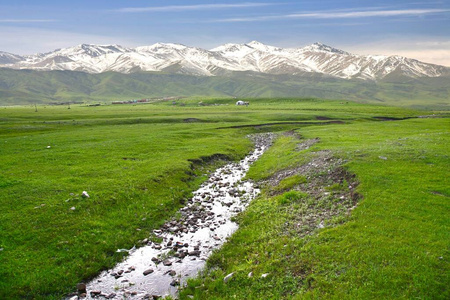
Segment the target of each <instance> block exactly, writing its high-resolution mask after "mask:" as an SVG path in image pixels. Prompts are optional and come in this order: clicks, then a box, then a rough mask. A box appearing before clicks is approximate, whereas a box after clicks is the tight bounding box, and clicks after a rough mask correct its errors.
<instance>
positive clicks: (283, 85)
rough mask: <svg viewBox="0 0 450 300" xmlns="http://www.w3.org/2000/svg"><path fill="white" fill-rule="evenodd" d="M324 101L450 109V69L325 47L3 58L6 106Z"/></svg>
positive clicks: (166, 48) (0, 86) (67, 52)
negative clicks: (260, 99)
mask: <svg viewBox="0 0 450 300" xmlns="http://www.w3.org/2000/svg"><path fill="white" fill-rule="evenodd" d="M174 96H175V97H178V96H183V97H191V96H196V97H225V98H229V97H242V98H249V97H270V98H274V97H296V98H298V97H315V98H329V99H345V100H353V101H358V102H365V103H370V102H373V103H384V104H389V105H401V106H409V107H416V108H426V109H445V110H450V68H448V67H444V66H438V65H433V64H427V63H423V62H420V61H417V60H414V59H409V58H405V57H401V56H380V55H355V54H351V53H348V52H345V51H343V50H339V49H336V48H333V47H330V46H327V45H324V44H320V43H315V44H312V45H309V46H306V47H303V48H288V49H283V48H278V47H273V46H268V45H264V44H262V43H259V42H256V41H254V42H250V43H247V44H225V45H222V46H219V47H217V48H214V49H211V50H205V49H201V48H195V47H187V46H184V45H180V44H167V43H157V44H154V45H151V46H144V47H137V48H126V47H121V46H118V45H106V46H99V45H88V44H82V45H79V46H75V47H71V48H65V49H59V50H55V51H53V52H49V53H41V54H35V55H16V54H11V53H6V52H0V105H18V104H31V103H33V104H34V103H43V104H45V103H54V102H84V103H86V102H88V103H89V102H91V103H92V102H94V103H98V102H102V103H111V102H112V101H116V100H130V99H140V98H153V97H174Z"/></svg>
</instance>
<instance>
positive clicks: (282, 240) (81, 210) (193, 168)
mask: <svg viewBox="0 0 450 300" xmlns="http://www.w3.org/2000/svg"><path fill="white" fill-rule="evenodd" d="M200 100H201V101H202V102H203V103H204V104H206V105H207V106H198V102H199V101H200ZM234 101H235V100H233V99H196V100H182V101H181V102H179V103H178V104H177V105H175V106H173V105H171V103H167V102H162V103H156V104H147V105H135V106H133V105H130V106H128V105H123V106H122V105H117V106H114V105H113V106H99V107H87V106H80V105H72V106H71V109H67V107H61V106H58V107H55V106H38V107H37V108H38V111H37V112H35V107H34V106H23V107H4V108H0V144H1V145H2V146H1V147H0V156H1V162H0V174H1V175H0V209H1V211H2V214H1V215H0V248H3V250H2V251H0V278H1V280H0V298H2V299H15V298H37V299H40V298H47V299H48V298H54V299H59V298H61V297H62V296H63V295H64V294H66V293H68V292H71V291H73V290H74V288H75V285H76V284H77V283H78V282H80V281H83V280H87V279H89V278H92V277H93V276H94V275H95V274H97V273H98V272H99V271H100V270H103V269H106V268H108V267H111V266H112V265H113V264H114V263H116V262H117V261H119V260H121V259H122V255H123V254H120V253H116V252H115V250H116V249H118V248H130V247H132V246H133V245H134V244H137V243H138V241H139V240H141V239H143V238H145V237H148V235H149V232H150V231H151V230H152V229H154V228H158V226H160V225H161V224H162V223H163V222H164V220H166V219H169V218H171V217H172V216H174V215H175V213H176V210H177V208H178V207H180V206H181V205H182V203H183V201H184V199H186V198H187V197H189V196H190V193H191V191H193V190H195V189H196V187H198V185H199V184H200V183H201V182H202V181H203V180H204V179H205V178H206V177H205V176H204V175H205V174H206V172H207V170H208V169H211V168H213V167H217V163H219V164H220V162H217V163H216V162H215V161H211V158H213V157H218V155H217V154H220V155H219V156H220V157H223V156H226V157H228V158H230V159H239V158H242V157H243V156H244V155H245V154H246V153H247V152H248V151H249V150H250V149H251V144H250V141H249V140H248V139H246V138H245V136H246V134H249V133H257V132H267V131H275V132H282V131H287V130H294V129H297V130H298V132H299V133H300V134H301V135H303V136H305V137H307V138H315V137H320V139H321V142H320V143H319V144H316V145H314V146H312V147H311V148H310V149H309V150H304V151H297V150H296V146H297V143H298V142H299V140H297V139H296V138H294V137H292V136H289V135H286V136H285V135H280V138H279V139H278V140H277V141H276V143H275V145H274V147H272V148H271V149H270V150H268V151H267V152H266V154H264V156H263V157H262V158H261V159H260V160H259V161H258V162H257V163H256V164H255V165H254V166H253V167H252V169H251V170H250V172H249V174H248V176H249V177H250V178H252V179H254V180H260V179H265V178H267V177H270V176H271V175H272V174H273V173H274V172H277V171H279V170H281V169H285V168H289V167H291V166H293V165H298V164H303V163H305V162H307V161H308V160H309V159H311V158H312V157H314V154H313V153H312V152H313V151H317V150H319V149H331V150H332V151H334V152H335V153H336V155H337V156H341V157H343V158H345V159H347V160H349V163H348V168H349V170H351V171H352V172H354V173H356V174H357V175H358V178H360V181H361V186H360V190H359V192H360V193H361V194H363V195H364V200H363V202H362V204H361V205H360V206H359V207H358V209H357V210H355V211H354V214H353V216H352V219H351V221H350V222H347V223H345V225H343V226H341V227H336V228H335V229H326V230H324V231H323V232H321V233H320V234H319V235H317V236H312V237H311V238H305V239H304V238H295V237H292V236H290V235H289V234H282V235H280V234H279V233H280V230H282V229H283V228H284V227H283V226H284V223H285V222H286V220H291V219H292V218H295V212H296V211H298V210H302V209H309V208H310V207H313V206H314V205H315V204H314V203H312V202H311V201H310V198H309V197H307V196H305V195H304V194H303V193H302V192H298V191H295V192H290V191H289V190H290V189H292V188H293V187H295V186H297V185H299V184H304V183H305V178H304V177H302V175H298V176H297V175H296V176H292V177H290V178H286V179H285V180H283V181H282V182H281V183H280V185H279V186H278V187H277V189H278V190H277V191H276V193H279V194H280V193H281V195H278V196H275V198H273V199H272V198H271V197H269V196H267V198H261V199H258V200H256V201H255V202H254V203H253V204H252V205H251V206H250V208H249V210H248V212H246V213H245V214H244V215H243V216H242V218H241V229H240V230H239V231H238V232H237V234H236V235H235V236H234V237H233V239H232V242H231V243H230V244H229V245H227V246H226V247H225V248H224V249H223V250H222V251H221V252H219V253H218V254H216V255H215V256H214V257H213V258H212V261H211V265H217V266H218V267H219V269H216V270H215V271H214V272H213V273H212V274H213V275H214V274H216V275H214V276H216V278H217V280H211V279H206V280H205V283H206V285H205V289H208V291H210V289H211V287H212V286H215V288H214V289H213V290H216V291H217V293H212V294H204V295H207V296H208V297H210V296H211V297H219V298H220V297H225V298H227V297H228V296H230V295H232V294H230V293H231V292H230V291H231V290H229V288H231V287H233V288H234V289H235V292H233V293H236V295H248V296H249V297H250V298H258V297H263V296H264V297H266V296H268V297H275V298H276V297H278V296H280V295H284V296H286V297H290V296H292V295H296V294H300V295H311V296H312V297H316V296H319V297H321V296H324V295H326V296H328V295H340V294H343V293H344V292H345V293H347V294H346V295H347V296H348V295H350V296H353V295H356V296H360V295H362V296H366V295H369V296H373V294H374V291H377V292H378V289H379V288H380V286H382V285H380V283H378V281H383V280H384V279H383V278H387V279H392V277H393V276H394V273H395V272H392V270H385V271H386V273H387V274H386V275H385V274H384V273H380V272H379V270H377V269H376V268H382V266H384V265H383V263H382V262H380V258H379V257H378V256H380V257H382V256H384V255H386V257H387V259H389V263H390V264H389V266H392V267H391V268H393V269H395V268H397V269H396V272H398V273H399V275H398V280H396V282H397V281H398V284H397V285H395V284H392V287H389V286H388V287H384V286H383V288H385V289H386V291H385V292H384V294H380V295H381V296H384V295H387V294H388V293H390V292H392V293H394V295H397V294H398V295H399V297H401V296H405V295H406V296H408V295H412V294H413V292H416V293H418V295H425V296H426V295H427V294H424V293H425V290H424V288H423V286H424V285H425V283H426V284H428V285H429V286H430V288H431V289H430V291H429V292H428V293H429V295H432V296H434V295H437V291H438V290H439V289H442V286H443V285H442V282H444V280H445V279H446V278H445V274H447V273H446V272H445V271H448V270H447V265H443V264H446V262H447V260H446V259H447V258H446V254H445V253H443V252H442V251H446V250H445V249H446V247H448V236H447V235H446V234H445V232H448V230H447V231H446V229H448V227H447V226H448V223H447V222H446V220H445V219H443V216H444V215H445V210H446V209H447V210H448V206H446V205H447V204H446V203H447V202H446V200H447V199H448V195H449V191H448V189H446V187H448V186H449V185H448V181H446V180H447V179H446V178H447V177H448V176H444V175H448V174H446V168H445V164H447V165H448V153H447V152H446V147H445V146H447V145H448V125H449V124H448V122H447V119H411V120H403V121H391V122H380V121H376V119H374V117H377V116H378V117H380V116H381V117H394V118H404V117H414V116H417V115H420V114H423V112H418V111H413V110H407V109H402V108H390V107H379V106H371V105H366V104H358V103H353V102H348V103H343V104H342V102H341V101H325V100H319V99H250V102H251V105H250V106H249V107H236V106H235V105H234ZM179 104H183V105H184V106H180V105H179ZM213 104H217V105H213ZM324 119H326V120H324ZM336 120H338V121H341V122H343V124H334V123H326V122H329V121H336ZM243 125H245V126H247V125H254V126H250V127H242V128H235V126H243ZM399 138H401V139H404V138H407V139H405V140H400V139H399ZM361 139H363V141H364V143H361ZM399 143H400V144H402V146H400V145H398V144H399ZM48 146H50V147H49V148H48ZM379 156H386V157H387V160H382V159H379V158H378V157H379ZM423 157H424V158H423ZM397 170H398V171H397ZM406 170H409V171H408V172H407V173H406V174H403V172H406ZM411 172H413V173H411ZM399 174H402V175H401V176H400V175H399ZM375 180H376V181H375ZM421 186H427V188H428V189H419V187H421ZM417 189H419V190H417ZM82 191H87V192H88V193H89V195H90V198H82V197H81V193H82ZM400 192H402V194H400ZM403 192H404V193H403ZM265 195H268V193H267V192H265ZM411 197H416V198H417V199H416V200H415V201H414V202H411ZM394 199H395V200H394ZM427 203H433V205H426V204H427ZM72 207H75V210H72V209H71V208H72ZM386 209H387V210H389V213H383V211H384V210H386ZM417 214H419V215H417ZM393 218H394V219H395V218H398V219H399V221H396V222H394V223H393V224H391V223H390V222H391V220H392V219H393ZM395 220H396V219H395ZM352 226H353V227H352ZM364 226H367V227H364ZM380 226H381V227H380ZM404 230H406V231H408V234H406V235H399V232H401V233H403V231H404ZM288 232H290V231H288ZM288 232H287V233H288ZM377 232H378V235H376V234H375V233H377ZM416 232H419V233H420V235H417V234H415V233H416ZM388 239H390V240H391V242H390V243H386V244H387V245H388V246H383V245H384V244H383V243H385V242H386V240H388ZM233 241H241V242H240V243H238V244H237V245H239V246H236V243H235V242H233ZM316 241H317V242H316ZM416 244H418V245H416ZM372 245H376V246H377V247H381V248H380V250H379V251H378V252H375V254H373V252H370V251H369V250H373V247H372ZM394 246H399V247H400V248H399V250H396V251H397V252H392V251H391V250H392V249H391V248H395V247H394ZM315 247H316V248H315ZM336 247H337V248H336ZM339 247H341V248H339ZM383 247H384V248H383ZM342 249H352V251H356V253H360V254H361V257H362V258H363V259H362V260H361V261H358V259H357V255H356V254H353V256H352V255H346V254H348V253H347V252H345V251H341V250H342ZM300 250H301V251H300ZM335 251H336V252H339V253H337V254H335ZM425 252H428V254H423V253H425ZM315 253H321V255H320V257H317V256H316V255H315ZM393 253H395V254H393ZM395 255H399V256H400V257H401V259H400V260H398V261H396V260H393V261H392V262H391V259H393V258H392V257H395ZM408 255H411V259H407V256H408ZM436 255H437V256H438V257H440V256H443V257H444V260H437V261H435V260H434V259H435V258H436ZM403 256H405V258H404V257H403ZM416 257H419V260H418V261H417V262H415V265H414V266H415V267H412V265H413V260H414V259H415V258H416ZM255 262H258V264H257V265H255ZM367 265H369V266H370V268H368V270H365V269H364V267H363V266H365V267H367ZM249 266H252V267H249ZM344 267H345V268H346V270H347V269H348V270H349V271H347V272H346V273H345V276H341V277H338V278H337V279H336V278H334V277H333V276H331V275H330V274H334V273H333V272H335V271H336V268H337V269H338V270H341V269H340V268H344ZM419 268H423V272H422V271H420V270H419ZM439 268H440V269H439ZM436 269H439V270H440V272H441V273H440V275H439V276H438V275H436ZM232 270H234V271H237V273H236V277H235V278H234V279H233V280H232V281H231V282H230V285H227V286H224V285H223V283H221V277H220V276H222V275H223V274H225V273H226V272H228V271H232ZM248 270H253V271H254V273H255V277H253V279H249V278H247V277H246V276H247V273H248V272H247V271H248ZM410 271H414V272H415V273H413V275H414V276H415V278H416V279H415V280H416V282H417V283H421V284H422V285H417V287H415V289H416V290H413V288H409V289H407V288H406V289H405V288H404V285H405V284H406V283H410V284H411V285H413V283H414V284H415V283H416V282H415V281H408V280H409V279H410V278H409V277H408V276H409V275H407V272H410ZM419 271H420V272H419ZM262 273H270V275H269V276H268V277H267V278H265V279H264V280H263V279H258V280H256V278H257V276H260V275H261V274H262ZM391 273H392V274H391ZM377 274H383V276H387V277H377ZM389 274H391V275H389ZM213 275H211V276H213ZM225 275H226V274H225ZM389 276H390V277H389ZM342 278H344V279H342ZM238 279H239V280H238ZM425 279H426V280H425ZM367 280H369V282H370V283H371V285H369V286H366V284H365V282H366V281H367ZM255 282H256V283H255ZM405 282H406V283H405ZM255 284H256V285H255ZM349 284H350V285H353V287H352V286H350V287H349V286H348V285H349ZM335 285H336V288H334V286H335ZM307 286H309V287H313V289H311V290H308V288H306V287H307ZM414 286H416V285H414ZM189 291H190V290H189V289H188V292H189ZM198 291H199V293H200V292H201V290H200V289H198ZM222 291H224V293H223V294H221V293H222ZM403 291H407V292H403ZM208 293H209V292H208ZM379 293H381V292H379ZM200 296H201V295H200ZM425 296H424V297H425ZM205 297H206V296H205ZM425 298H426V297H425Z"/></svg>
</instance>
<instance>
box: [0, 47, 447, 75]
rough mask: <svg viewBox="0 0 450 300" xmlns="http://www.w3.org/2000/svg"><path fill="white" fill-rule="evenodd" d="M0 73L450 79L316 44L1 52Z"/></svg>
mask: <svg viewBox="0 0 450 300" xmlns="http://www.w3.org/2000/svg"><path fill="white" fill-rule="evenodd" d="M0 67H2V68H11V69H28V70H38V71H54V70H68V71H80V72H86V73H90V74H99V73H104V72H109V71H112V72H118V73H123V74H130V73H135V72H149V71H150V72H162V73H171V74H174V73H176V74H185V75H195V76H230V75H232V74H234V73H236V72H251V73H260V74H270V75H293V76H303V75H308V76H310V75H311V74H320V75H324V76H330V77H335V78H342V79H362V80H380V79H383V78H386V77H388V76H392V75H393V74H395V75H401V76H406V77H410V78H421V77H441V76H448V75H450V68H448V67H444V66H439V65H434V64H428V63H424V62H420V61H418V60H415V59H410V58H405V57H401V56H382V55H356V54H351V53H348V52H345V51H343V50H339V49H336V48H333V47H330V46H327V45H324V44H321V43H314V44H312V45H309V46H306V47H303V48H279V47H274V46H268V45H264V44H262V43H260V42H257V41H253V42H250V43H247V44H225V45H222V46H219V47H217V48H214V49H211V50H205V49H202V48H197V47H188V46H185V45H181V44H171V43H157V44H154V45H151V46H143V47H137V48H126V47H122V46H118V45H89V44H82V45H78V46H75V47H71V48H64V49H58V50H55V51H52V52H48V53H41V54H35V55H23V56H21V55H16V54H11V53H6V52H0Z"/></svg>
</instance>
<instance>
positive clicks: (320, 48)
mask: <svg viewBox="0 0 450 300" xmlns="http://www.w3.org/2000/svg"><path fill="white" fill-rule="evenodd" d="M302 50H303V51H305V52H306V51H310V52H330V53H337V54H344V55H351V54H350V53H348V52H345V51H342V50H339V49H336V48H333V47H331V46H327V45H325V44H322V43H319V42H316V43H314V44H312V45H310V46H306V47H304V48H302Z"/></svg>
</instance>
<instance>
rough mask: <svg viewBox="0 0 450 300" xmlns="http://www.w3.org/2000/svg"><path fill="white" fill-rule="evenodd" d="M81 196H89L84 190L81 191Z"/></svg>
mask: <svg viewBox="0 0 450 300" xmlns="http://www.w3.org/2000/svg"><path fill="white" fill-rule="evenodd" d="M81 197H83V198H89V194H88V193H87V192H86V191H83V193H81Z"/></svg>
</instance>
